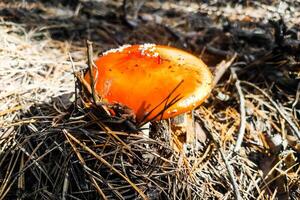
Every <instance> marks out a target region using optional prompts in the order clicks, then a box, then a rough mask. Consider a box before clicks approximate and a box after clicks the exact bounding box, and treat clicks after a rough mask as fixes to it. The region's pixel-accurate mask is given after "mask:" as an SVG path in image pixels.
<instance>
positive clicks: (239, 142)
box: [231, 68, 246, 152]
mask: <svg viewBox="0 0 300 200" xmlns="http://www.w3.org/2000/svg"><path fill="white" fill-rule="evenodd" d="M231 74H232V77H233V79H234V80H235V87H236V89H237V92H238V95H239V99H240V127H239V132H238V137H237V140H236V144H235V147H234V149H233V151H234V152H238V151H239V150H240V148H241V145H242V142H243V138H244V135H245V129H246V111H245V97H244V94H243V91H242V88H241V83H240V80H239V79H238V77H237V75H236V72H235V69H234V68H231Z"/></svg>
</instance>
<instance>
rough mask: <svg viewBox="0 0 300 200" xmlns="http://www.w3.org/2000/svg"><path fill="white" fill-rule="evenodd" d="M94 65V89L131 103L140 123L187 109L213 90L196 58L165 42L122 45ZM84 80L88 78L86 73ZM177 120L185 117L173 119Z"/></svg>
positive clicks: (106, 96) (111, 98)
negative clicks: (161, 43) (163, 43)
mask: <svg viewBox="0 0 300 200" xmlns="http://www.w3.org/2000/svg"><path fill="white" fill-rule="evenodd" d="M95 64H96V66H97V69H94V71H93V75H94V76H93V77H95V80H94V81H95V83H94V86H95V87H94V88H95V92H96V93H97V94H98V95H99V96H100V97H101V98H102V99H104V100H106V101H107V102H108V103H112V104H113V103H120V104H123V105H125V106H127V107H129V108H130V109H131V110H132V111H133V113H134V114H135V116H136V121H137V123H140V124H142V123H144V122H147V121H155V120H161V119H168V118H172V117H175V116H178V115H180V114H182V113H186V112H189V111H191V110H193V109H194V108H196V107H197V106H199V105H200V104H201V103H202V102H203V101H204V100H205V98H206V97H207V96H208V95H209V93H210V91H211V88H212V74H211V72H210V70H209V69H208V67H207V66H206V65H205V64H204V63H203V62H202V61H201V60H200V59H199V58H197V57H195V56H193V55H191V54H190V53H187V52H185V51H182V50H179V49H176V48H173V47H169V46H161V45H155V44H143V45H124V46H121V47H119V48H118V49H112V50H109V51H106V52H104V53H103V54H102V56H100V57H99V58H98V59H97V60H96V62H95ZM96 70H97V71H96ZM85 80H86V81H87V82H88V83H90V82H91V78H90V73H86V75H85ZM184 116H186V115H184ZM178 119H179V121H182V119H184V120H185V118H184V117H183V118H182V117H181V118H176V120H173V121H177V123H178ZM187 121H189V120H188V119H187ZM179 126H180V125H179ZM177 127H178V126H177Z"/></svg>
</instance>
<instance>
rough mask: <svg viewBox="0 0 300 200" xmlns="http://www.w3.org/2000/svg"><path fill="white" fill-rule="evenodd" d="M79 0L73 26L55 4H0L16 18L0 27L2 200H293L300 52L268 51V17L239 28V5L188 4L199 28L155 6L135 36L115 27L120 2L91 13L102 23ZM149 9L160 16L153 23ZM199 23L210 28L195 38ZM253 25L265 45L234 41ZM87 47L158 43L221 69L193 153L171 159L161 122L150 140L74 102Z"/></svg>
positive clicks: (175, 7) (299, 143)
mask: <svg viewBox="0 0 300 200" xmlns="http://www.w3.org/2000/svg"><path fill="white" fill-rule="evenodd" d="M86 2H88V1H81V4H80V6H81V7H79V8H78V7H77V9H79V10H80V9H81V12H82V13H80V12H79V14H78V13H77V14H78V16H75V17H74V13H75V14H76V12H74V13H73V10H72V9H71V8H68V9H64V8H65V7H63V6H58V5H57V9H58V8H59V9H58V11H59V12H58V11H57V10H55V9H56V8H55V6H53V5H47V4H45V5H44V4H42V3H38V4H34V3H33V4H29V3H26V4H25V5H23V4H22V3H11V4H7V3H1V4H0V7H1V8H2V9H3V8H6V9H8V10H11V11H12V13H14V12H15V18H13V16H14V15H12V14H11V13H10V14H6V15H5V14H3V13H2V14H1V15H2V18H1V17H0V19H2V20H1V23H0V125H1V128H0V146H1V148H0V199H17V198H18V199H146V198H149V199H234V198H235V199H276V198H279V199H287V198H290V199H299V198H300V188H299V185H300V179H299V176H300V162H299V159H300V138H299V129H300V127H299V112H300V111H299V94H300V92H299V89H300V84H299V78H300V75H299V71H300V67H299V61H300V60H299V58H297V56H295V55H297V51H299V49H298V50H297V48H294V49H293V48H292V47H290V46H287V44H286V43H283V44H282V45H281V46H280V45H279V46H276V47H275V46H272V45H275V39H274V37H275V36H274V30H271V28H270V27H271V25H270V24H268V23H267V20H268V19H267V18H264V19H263V20H265V21H263V20H262V19H260V16H258V17H257V18H259V19H260V20H261V22H262V24H263V25H261V24H260V25H257V23H258V22H257V21H258V20H257V19H256V18H255V16H252V15H251V16H250V18H254V19H250V18H247V22H246V23H250V25H249V24H247V25H244V23H245V22H243V20H244V18H245V16H243V14H242V12H241V11H239V9H242V8H243V7H242V6H236V7H238V8H239V9H235V10H236V11H237V14H232V15H230V16H227V15H229V13H230V12H229V11H228V9H229V7H228V6H223V7H222V6H218V5H212V6H207V5H206V4H201V5H198V4H191V8H190V9H196V10H197V9H198V8H199V6H200V7H201V8H202V11H203V12H206V13H207V14H208V17H207V16H205V17H204V18H201V17H200V16H202V15H197V13H196V14H195V13H189V11H191V10H187V9H184V6H182V5H181V4H171V3H170V4H168V3H163V4H161V7H159V6H158V5H159V4H158V2H156V1H153V2H152V3H146V6H145V8H144V10H142V11H141V13H140V16H141V18H143V19H144V20H145V19H146V18H147V17H148V18H147V20H149V21H144V24H139V25H138V27H136V28H134V29H132V27H128V26H127V25H124V23H123V22H122V20H120V19H121V16H120V14H119V13H118V12H119V11H120V10H119V6H120V5H121V3H120V2H115V3H113V4H109V3H107V2H106V3H105V2H104V3H102V4H100V3H99V4H96V3H95V5H97V6H100V7H101V6H104V7H105V6H107V7H109V8H110V10H107V12H108V13H109V12H111V13H109V14H107V13H105V9H102V10H101V9H98V10H97V9H95V10H94V9H92V8H94V7H95V5H94V6H93V5H90V4H88V3H86ZM285 2H288V1H285ZM185 4H186V3H185ZM272 5H273V7H272ZM272 5H266V4H261V5H259V8H260V9H266V10H269V12H270V15H266V16H271V15H272V14H274V13H275V14H274V15H278V13H279V14H280V12H281V11H280V12H279V11H278V12H277V11H276V12H275V11H274V9H273V10H272V8H274V7H275V8H276V6H278V5H279V4H278V3H274V4H272ZM89 6H91V7H89ZM197 6H198V7H197ZM282 6H283V7H284V5H282ZM48 7H49V8H51V9H47V8H48ZM254 7H255V6H254ZM102 8H103V7H102ZM217 8H218V9H217ZM284 8H285V7H284ZM15 9H20V10H17V11H16V10H15ZM30 9H40V12H41V14H35V13H34V12H32V14H30V12H28V10H30ZM153 9H158V11H159V12H156V15H155V16H156V17H154V18H151V17H149V13H151V12H153ZM216 9H217V10H218V11H220V12H221V13H223V14H224V13H225V14H224V18H226V20H228V21H229V23H232V24H237V27H238V28H237V29H235V28H232V29H230V30H229V31H227V32H226V33H224V32H223V31H222V30H221V29H219V28H218V27H219V26H220V25H222V23H223V21H222V20H223V19H220V16H219V14H220V13H219V14H218V13H215V10H216ZM248 9H250V8H249V7H248ZM251 9H252V8H251ZM251 9H250V10H251ZM285 9H287V8H285ZM293 9H294V10H295V12H289V13H290V16H289V17H288V18H287V19H285V20H286V21H287V25H288V28H293V27H296V28H294V29H291V30H294V31H296V33H298V34H299V29H297V23H298V22H297V20H298V19H299V10H297V8H293ZM74 10H75V11H76V8H75V9H74ZM275 10H276V9H275ZM93 11H94V12H93ZM96 11H97V12H96ZM100 11H101V12H100ZM102 11H103V12H102ZM171 11H172V12H174V13H176V16H175V17H172V12H171ZM259 11H260V12H258V15H259V14H260V13H262V12H261V10H259ZM167 12H169V13H168V15H167V14H165V13H167ZM24 13H25V14H24ZM112 13H114V14H115V15H114V14H112ZM174 13H173V14H174ZM245 13H246V11H245ZM22 14H24V15H22ZM19 15H20V16H23V17H24V19H22V17H18V16H19ZM40 15H41V16H42V18H38V17H39V16H40ZM86 15H90V18H86ZM99 16H100V17H99ZM195 16H196V18H195ZM101 17H102V18H101ZM202 17H203V16H202ZM261 17H263V16H261ZM160 18H162V21H160ZM37 19H38V20H37ZM43 19H46V20H45V21H43ZM49 19H51V20H50V22H48V20H49ZM183 19H189V23H183V22H185V21H183ZM199 19H203V20H212V22H213V23H214V25H211V24H206V23H204V24H202V26H201V27H200V28H199V27H196V28H195V26H196V25H199V24H201V23H200V22H201V20H200V21H197V20H199ZM39 20H40V21H39ZM215 20H216V21H217V20H219V21H217V22H215ZM236 20H237V21H236ZM248 20H250V21H248ZM87 22H88V23H87ZM196 22H197V23H196ZM39 23H40V24H39ZM47 23H48V24H47ZM159 23H161V24H159ZM264 23H265V24H264ZM98 24H100V25H98ZM158 24H159V25H158ZM164 24H166V25H168V26H164ZM195 24H196V25H195ZM256 26H260V27H259V30H261V31H265V32H264V33H265V34H266V36H264V37H262V36H261V35H254V36H256V37H258V36H259V39H261V40H259V41H256V43H255V44H254V45H253V44H251V41H250V42H249V41H248V40H249V38H247V35H242V36H243V37H241V35H239V34H240V32H237V31H236V30H241V31H245V33H247V34H248V33H249V30H252V28H253V27H256ZM64 27H67V29H65V28H64ZM245 27H246V28H245ZM227 28H228V27H227ZM68 30H69V31H70V32H67V34H66V35H63V34H62V33H63V32H64V31H68ZM154 30H155V31H154ZM255 30H256V29H255ZM58 33H59V34H58ZM120 33H121V36H120ZM72 34H73V35H72ZM95 34H98V35H100V36H101V37H99V38H98V37H96V36H94V35H95ZM57 35H59V37H58V38H56V37H57ZM82 35H84V36H82ZM91 35H92V36H91ZM54 36H55V37H54ZM67 36H69V37H67ZM245 37H246V39H245ZM286 37H287V38H288V36H286ZM290 37H291V38H292V36H291V35H289V38H288V39H290ZM298 37H299V36H298ZM87 38H89V39H92V40H93V41H95V47H96V48H98V49H100V50H98V49H97V52H99V51H102V50H104V49H107V48H110V47H113V46H116V45H117V44H118V43H125V41H130V43H131V42H132V43H141V42H156V43H163V44H168V43H169V44H172V45H175V46H179V47H181V48H183V47H186V48H188V49H189V50H191V51H193V52H194V53H195V54H198V55H201V56H202V57H203V59H204V60H213V61H212V62H209V63H210V64H211V63H213V64H216V63H218V62H219V61H223V62H221V63H220V64H219V66H218V67H217V68H212V69H213V70H214V72H215V74H216V77H218V81H217V84H216V86H215V88H214V90H213V92H212V94H211V96H210V98H209V99H208V100H207V101H206V102H205V103H204V105H203V106H201V107H199V108H198V109H197V110H195V120H196V122H197V124H198V125H199V126H197V133H198V135H197V137H198V142H197V144H196V146H197V148H196V149H187V150H186V154H184V153H181V154H180V153H176V152H174V151H173V150H172V148H171V147H170V143H169V140H168V138H169V136H170V134H171V133H170V132H169V127H168V125H167V123H166V122H164V121H163V122H157V123H152V126H151V130H150V138H145V137H144V136H143V135H142V134H141V132H140V131H134V128H137V127H135V126H134V124H130V126H128V124H126V123H118V122H119V119H115V118H113V119H111V118H109V119H108V118H107V117H105V116H104V115H103V113H101V111H99V108H98V109H97V108H90V107H88V106H87V105H86V104H85V103H84V101H83V99H82V98H83V96H80V95H79V96H77V99H75V95H74V91H75V82H74V80H75V79H74V74H73V70H72V65H71V64H72V63H71V62H70V55H71V57H72V58H73V60H74V62H73V64H74V66H75V71H78V70H80V69H83V68H86V60H87V56H86V53H85V52H86V49H85V39H87ZM120 38H121V39H120ZM199 38H200V39H199ZM270 38H271V39H270ZM247 39H248V40H247ZM291 41H292V40H291ZM267 42H269V43H272V44H266V43H267ZM126 43H129V42H126ZM204 43H205V45H203V44H204ZM257 43H259V44H260V45H257ZM273 43H274V44H273ZM206 44H207V45H206ZM237 44H239V45H240V44H243V47H240V46H238V45H237ZM270 46H271V47H270ZM211 47H214V48H211ZM235 52H237V57H236V58H235V59H231V58H232V56H233V53H235ZM69 54H70V55H69ZM251 56H252V57H251ZM212 58H213V59H212ZM253 58H254V59H253ZM224 68H231V70H227V71H226V70H223V69H224ZM79 90H80V91H82V90H81V89H80V88H79V87H78V85H77V92H78V91H79ZM74 102H76V103H77V104H74ZM242 116H243V117H242ZM132 126H133V127H132ZM241 135H242V136H243V137H240V138H242V143H241V144H237V142H236V141H237V139H238V138H239V136H241Z"/></svg>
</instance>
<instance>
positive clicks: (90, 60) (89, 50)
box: [86, 40, 100, 105]
mask: <svg viewBox="0 0 300 200" xmlns="http://www.w3.org/2000/svg"><path fill="white" fill-rule="evenodd" d="M86 45H87V56H88V67H89V75H90V79H91V89H92V97H93V100H94V103H95V105H97V103H98V102H99V100H100V99H99V97H98V96H97V95H96V92H95V80H97V77H98V69H97V67H96V66H95V64H94V62H93V43H92V42H91V41H89V40H87V41H86ZM94 71H95V75H96V77H94V73H93V72H94Z"/></svg>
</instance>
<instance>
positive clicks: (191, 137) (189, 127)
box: [171, 111, 196, 151]
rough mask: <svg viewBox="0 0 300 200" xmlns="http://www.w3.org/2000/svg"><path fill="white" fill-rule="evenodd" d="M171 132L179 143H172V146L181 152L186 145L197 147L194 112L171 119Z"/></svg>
mask: <svg viewBox="0 0 300 200" xmlns="http://www.w3.org/2000/svg"><path fill="white" fill-rule="evenodd" d="M171 130H172V132H173V133H174V135H175V137H176V138H177V140H178V142H175V143H174V142H171V144H172V146H174V145H175V146H176V149H178V150H179V151H181V150H182V149H183V147H184V144H187V145H189V146H190V147H195V144H196V141H195V138H196V131H195V122H194V117H193V111H190V112H186V113H184V114H181V115H178V116H176V117H174V118H172V119H171Z"/></svg>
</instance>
